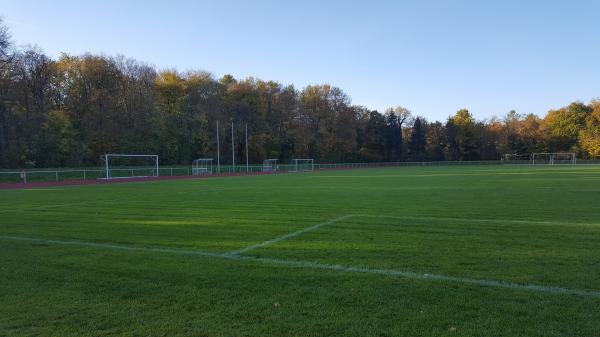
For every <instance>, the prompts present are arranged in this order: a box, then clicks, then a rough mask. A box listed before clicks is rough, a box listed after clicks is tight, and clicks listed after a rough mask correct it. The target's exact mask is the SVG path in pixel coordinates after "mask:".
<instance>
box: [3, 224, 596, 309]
mask: <svg viewBox="0 0 600 337" xmlns="http://www.w3.org/2000/svg"><path fill="white" fill-rule="evenodd" d="M347 217H348V216H347ZM334 220H335V219H334ZM331 221H333V220H331ZM338 221H339V220H338ZM0 240H12V241H26V242H37V243H42V244H54V245H67V246H79V247H91V248H102V249H110V250H122V251H137V252H149V253H165V254H174V255H187V256H199V257H210V258H221V259H227V260H235V261H245V262H259V263H266V264H273V265H280V266H285V267H293V268H308V269H320V270H330V271H339V272H347V273H361V274H371V275H385V276H395V277H402V278H407V279H416V280H424V281H445V282H454V283H463V284H471V285H476V286H485V287H494V288H508V289H516V290H527V291H533V292H538V293H550V294H563V295H579V296H585V297H594V298H600V291H594V290H583V289H574V288H562V287H551V286H543V285H536V284H520V283H513V282H507V281H497V280H483V279H471V278H465V277H455V276H447V275H436V274H420V273H415V272H410V271H400V270H393V269H374V268H365V267H353V266H345V265H338V264H326V263H318V262H311V261H294V260H284V259H276V258H266V257H254V256H244V255H237V254H231V253H211V252H203V251H197V250H184V249H172V248H158V247H136V246H127V245H118V244H110V243H94V242H85V241H65V240H50V239H38V238H28V237H20V236H10V235H0Z"/></svg>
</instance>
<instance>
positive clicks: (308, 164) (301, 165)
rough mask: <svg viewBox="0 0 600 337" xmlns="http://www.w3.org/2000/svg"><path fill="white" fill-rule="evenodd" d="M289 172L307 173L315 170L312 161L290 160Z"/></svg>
mask: <svg viewBox="0 0 600 337" xmlns="http://www.w3.org/2000/svg"><path fill="white" fill-rule="evenodd" d="M291 166H292V167H291V169H290V172H307V171H314V170H315V163H314V160H313V159H292V165H291Z"/></svg>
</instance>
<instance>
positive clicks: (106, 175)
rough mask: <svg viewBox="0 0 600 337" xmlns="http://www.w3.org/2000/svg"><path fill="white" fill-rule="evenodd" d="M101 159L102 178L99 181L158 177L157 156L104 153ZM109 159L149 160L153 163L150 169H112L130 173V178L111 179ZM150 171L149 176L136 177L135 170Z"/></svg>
mask: <svg viewBox="0 0 600 337" xmlns="http://www.w3.org/2000/svg"><path fill="white" fill-rule="evenodd" d="M100 158H101V159H102V161H103V162H104V165H103V166H104V178H101V179H124V178H150V177H155V178H157V177H158V176H159V166H158V165H159V164H158V155H156V154H123V153H106V154H104V155H103V156H101V157H100ZM111 158H149V159H152V161H154V163H153V165H152V166H151V167H147V168H144V167H142V168H132V167H129V168H122V169H112V170H120V171H121V170H125V171H130V172H131V175H130V176H123V177H113V176H112V174H111V167H110V160H111ZM148 169H150V170H151V172H152V173H151V174H150V175H148V174H144V175H136V174H135V171H136V170H144V171H146V170H148Z"/></svg>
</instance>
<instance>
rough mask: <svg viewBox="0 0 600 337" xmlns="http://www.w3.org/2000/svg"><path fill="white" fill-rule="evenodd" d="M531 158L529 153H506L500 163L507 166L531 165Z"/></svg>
mask: <svg viewBox="0 0 600 337" xmlns="http://www.w3.org/2000/svg"><path fill="white" fill-rule="evenodd" d="M531 158H532V156H531V153H526V154H518V153H506V154H504V155H503V156H502V162H503V163H509V164H531Z"/></svg>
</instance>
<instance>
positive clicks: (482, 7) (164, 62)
mask: <svg viewBox="0 0 600 337" xmlns="http://www.w3.org/2000/svg"><path fill="white" fill-rule="evenodd" d="M599 13H600V1H591V0H590V1H566V0H565V1H552V0H549V1H526V0H522V1H512V0H511V1H506V0H505V1H500V0H498V1H483V0H482V1H460V0H455V1H451V0H446V1H364V2H356V3H353V2H352V1H325V0H321V1H307V0H304V1H294V2H291V1H281V0H279V1H259V0H254V1H205V2H202V1H176V0H172V1H125V0H121V1H117V0H103V1H60V0H54V1H29V0H18V1H15V0H0V15H2V16H3V17H4V19H5V20H6V21H7V23H8V25H9V26H10V29H11V31H12V35H13V40H15V41H16V42H17V43H18V44H34V45H38V46H39V47H40V48H42V49H43V50H44V51H45V52H46V53H48V54H49V55H51V56H53V57H57V56H58V55H60V53H61V52H67V53H70V54H82V53H84V52H86V51H89V52H92V53H103V54H108V55H116V54H123V55H125V56H128V57H133V58H136V59H139V60H142V61H145V62H147V63H150V64H153V65H155V66H158V67H159V68H177V69H179V70H188V69H200V70H207V71H210V72H212V73H213V74H214V75H215V76H217V77H220V76H221V75H223V74H226V73H231V74H232V75H234V76H235V77H237V78H244V77H247V76H254V77H257V78H261V79H272V80H277V81H279V82H281V83H284V84H294V85H295V86H296V87H298V88H301V87H303V86H304V85H306V84H314V83H329V84H332V85H335V86H338V87H340V88H342V89H343V90H344V91H345V92H346V93H347V94H349V95H350V96H351V97H352V101H353V103H355V104H360V105H365V106H367V107H370V108H373V109H378V110H380V111H383V110H384V109H385V108H387V107H390V106H395V105H402V106H405V107H407V108H409V109H410V110H412V111H413V112H414V113H415V114H419V115H423V116H425V117H427V118H428V119H445V118H446V117H447V116H448V115H450V114H453V113H454V112H455V111H456V110H457V109H459V108H463V107H464V108H468V109H470V110H471V112H473V113H474V114H475V116H476V117H477V118H488V117H491V116H493V115H498V116H501V115H504V114H505V113H506V112H508V111H509V110H511V109H515V110H517V111H518V112H520V113H529V112H532V113H536V114H540V115H543V114H544V113H545V112H546V111H547V110H548V109H550V108H558V107H560V106H564V105H566V104H568V103H569V102H572V101H575V100H580V101H583V102H588V101H589V100H590V99H592V98H595V97H599V96H600V15H599Z"/></svg>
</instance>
